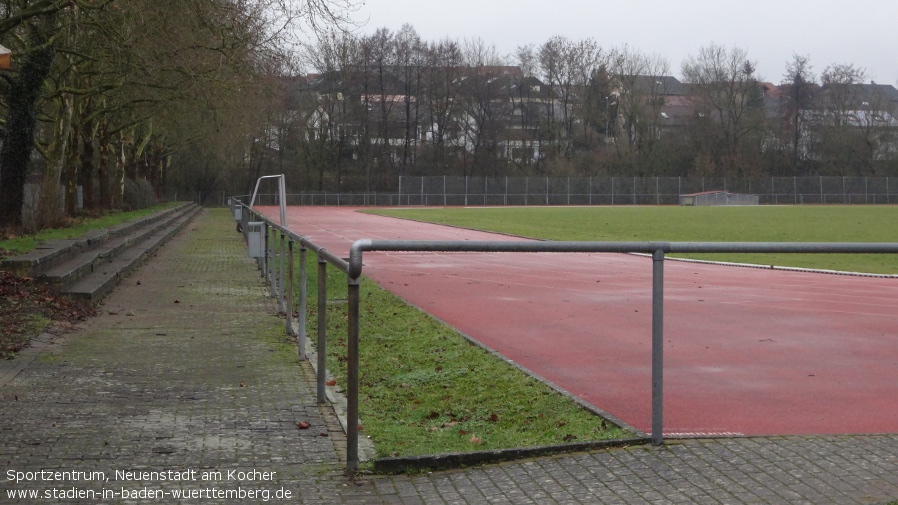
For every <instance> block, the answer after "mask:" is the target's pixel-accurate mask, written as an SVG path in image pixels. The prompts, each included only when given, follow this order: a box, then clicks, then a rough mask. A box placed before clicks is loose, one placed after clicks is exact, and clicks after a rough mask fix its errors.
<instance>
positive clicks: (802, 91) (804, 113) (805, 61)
mask: <svg viewBox="0 0 898 505" xmlns="http://www.w3.org/2000/svg"><path fill="white" fill-rule="evenodd" d="M782 85H783V86H784V87H785V93H784V95H783V98H782V100H781V101H780V110H781V112H782V115H783V118H784V120H785V121H784V123H785V124H784V126H785V128H786V132H787V134H788V138H789V147H790V153H791V167H792V174H794V175H798V174H799V173H800V172H802V171H803V172H805V173H807V169H808V168H807V163H806V162H807V160H808V159H809V158H810V155H811V152H810V150H811V146H810V142H809V139H810V135H811V134H810V126H811V119H812V117H811V111H812V110H813V107H814V104H815V98H816V96H815V95H816V90H817V89H818V86H817V84H816V77H815V76H814V74H813V66H812V65H811V63H810V58H809V57H808V56H801V55H797V54H793V55H792V61H790V62H788V63H787V65H786V73H785V74H784V75H783V81H782ZM802 166H804V167H805V168H804V170H802Z"/></svg>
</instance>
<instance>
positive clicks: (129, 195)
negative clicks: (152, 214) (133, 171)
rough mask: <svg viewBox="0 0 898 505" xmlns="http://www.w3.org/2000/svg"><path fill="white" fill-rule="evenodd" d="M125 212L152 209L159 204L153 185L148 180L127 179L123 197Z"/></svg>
mask: <svg viewBox="0 0 898 505" xmlns="http://www.w3.org/2000/svg"><path fill="white" fill-rule="evenodd" d="M122 203H123V205H124V207H125V210H137V209H145V208H147V207H152V206H153V205H156V203H158V202H157V201H156V192H155V191H154V190H153V185H152V184H150V181H148V180H146V179H137V180H136V181H135V180H133V179H125V193H124V194H123V195H122Z"/></svg>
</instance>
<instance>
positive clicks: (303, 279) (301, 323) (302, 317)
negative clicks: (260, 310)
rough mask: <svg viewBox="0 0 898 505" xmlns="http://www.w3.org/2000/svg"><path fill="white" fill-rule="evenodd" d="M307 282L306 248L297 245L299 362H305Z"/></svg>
mask: <svg viewBox="0 0 898 505" xmlns="http://www.w3.org/2000/svg"><path fill="white" fill-rule="evenodd" d="M307 282H308V275H307V273H306V247H305V246H304V245H302V243H300V244H299V309H298V310H297V313H296V325H297V326H298V328H297V332H296V346H297V353H298V354H299V360H300V361H305V359H306V318H307V317H308V315H307V312H308V310H307V309H308V302H307V300H308V298H309V296H308V290H307V289H306V287H307V286H306V284H307Z"/></svg>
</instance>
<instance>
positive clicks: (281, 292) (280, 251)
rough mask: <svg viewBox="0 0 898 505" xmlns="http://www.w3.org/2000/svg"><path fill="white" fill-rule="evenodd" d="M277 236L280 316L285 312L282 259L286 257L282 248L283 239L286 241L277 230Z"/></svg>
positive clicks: (282, 234)
mask: <svg viewBox="0 0 898 505" xmlns="http://www.w3.org/2000/svg"><path fill="white" fill-rule="evenodd" d="M278 234H279V237H280V238H279V240H278V262H277V269H278V289H277V292H278V312H279V313H281V314H283V313H284V311H285V310H284V261H285V260H286V258H285V257H284V256H286V255H285V254H284V249H285V247H284V246H285V245H286V240H285V239H286V238H287V237H286V236H285V235H284V230H281V229H279V230H278Z"/></svg>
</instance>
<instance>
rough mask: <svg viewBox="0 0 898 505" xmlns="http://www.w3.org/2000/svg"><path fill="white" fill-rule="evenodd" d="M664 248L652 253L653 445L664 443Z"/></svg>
mask: <svg viewBox="0 0 898 505" xmlns="http://www.w3.org/2000/svg"><path fill="white" fill-rule="evenodd" d="M663 426H664V250H663V249H658V250H656V251H655V252H654V254H652V445H661V444H663V443H664V432H663Z"/></svg>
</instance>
